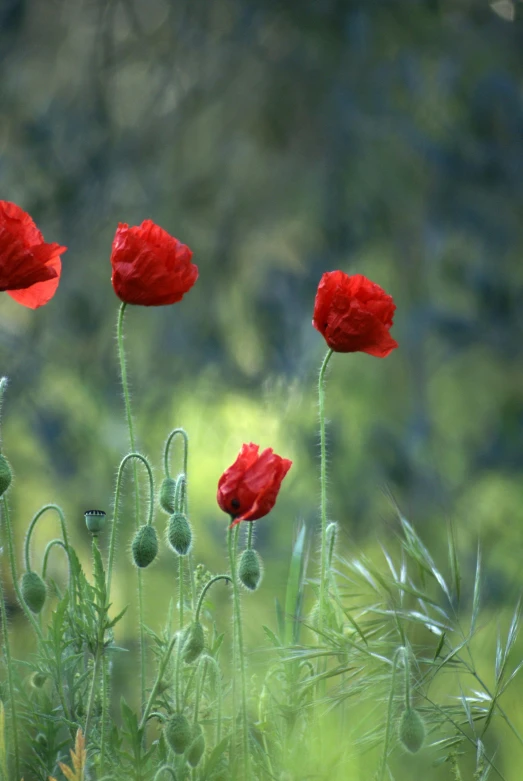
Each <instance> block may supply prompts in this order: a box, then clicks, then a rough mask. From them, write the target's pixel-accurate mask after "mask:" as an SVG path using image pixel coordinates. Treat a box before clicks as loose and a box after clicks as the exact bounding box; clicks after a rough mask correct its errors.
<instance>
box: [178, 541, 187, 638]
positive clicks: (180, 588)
mask: <svg viewBox="0 0 523 781" xmlns="http://www.w3.org/2000/svg"><path fill="white" fill-rule="evenodd" d="M184 558H185V556H178V598H179V600H180V601H179V605H178V607H179V611H180V632H181V631H182V629H183V602H184V599H185V595H184V593H183V560H184Z"/></svg>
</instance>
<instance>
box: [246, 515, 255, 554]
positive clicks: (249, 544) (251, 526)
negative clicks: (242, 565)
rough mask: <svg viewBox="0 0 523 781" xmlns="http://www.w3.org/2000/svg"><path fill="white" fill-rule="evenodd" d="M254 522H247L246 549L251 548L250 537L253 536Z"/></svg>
mask: <svg viewBox="0 0 523 781" xmlns="http://www.w3.org/2000/svg"><path fill="white" fill-rule="evenodd" d="M254 524H255V521H250V522H249V531H248V532H247V549H248V550H250V549H251V548H252V538H253V532H254Z"/></svg>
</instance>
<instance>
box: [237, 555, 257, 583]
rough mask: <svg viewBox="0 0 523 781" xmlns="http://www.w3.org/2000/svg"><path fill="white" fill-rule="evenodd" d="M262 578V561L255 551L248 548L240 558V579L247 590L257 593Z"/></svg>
mask: <svg viewBox="0 0 523 781" xmlns="http://www.w3.org/2000/svg"><path fill="white" fill-rule="evenodd" d="M261 576H262V567H261V560H260V557H259V556H258V554H257V553H256V551H255V550H253V549H252V548H247V550H244V551H243V553H242V555H241V558H240V566H239V567H238V577H239V579H240V581H241V582H242V583H243V585H244V586H245V588H248V589H249V591H256V589H257V588H258V586H259V584H260V580H261Z"/></svg>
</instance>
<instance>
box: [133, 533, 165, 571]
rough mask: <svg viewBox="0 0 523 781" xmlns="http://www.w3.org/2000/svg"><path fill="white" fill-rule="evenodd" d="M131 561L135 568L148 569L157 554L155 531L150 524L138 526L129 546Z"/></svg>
mask: <svg viewBox="0 0 523 781" xmlns="http://www.w3.org/2000/svg"><path fill="white" fill-rule="evenodd" d="M131 550H132V554H133V560H134V563H135V564H136V566H137V567H148V566H149V564H151V562H153V561H154V560H155V558H156V555H157V553H158V538H157V536H156V529H155V528H154V526H151V524H145V525H144V526H140V528H139V529H138V531H137V532H136V534H135V535H134V540H133V542H132V545H131Z"/></svg>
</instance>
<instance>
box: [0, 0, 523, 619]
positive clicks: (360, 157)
mask: <svg viewBox="0 0 523 781" xmlns="http://www.w3.org/2000/svg"><path fill="white" fill-rule="evenodd" d="M522 20H523V6H521V3H519V2H514V3H512V2H501V3H500V2H496V3H493V4H492V7H491V6H490V5H489V3H488V2H487V0H485V1H484V2H483V1H482V0H395V2H393V3H391V2H390V1H389V0H320V1H318V0H285V1H284V2H274V1H273V2H271V1H270V0H214V1H213V2H212V3H210V2H208V0H192V1H191V0H177V1H176V2H174V0H119V1H117V0H67V2H66V1H65V0H45V1H44V2H42V1H41V0H3V2H2V3H0V177H1V181H2V191H1V197H2V198H5V199H8V200H12V201H15V202H16V203H18V204H19V205H20V206H22V207H23V208H25V209H27V210H28V211H29V212H30V213H31V214H32V216H33V217H34V218H35V220H36V221H37V223H38V225H39V226H40V227H41V229H42V231H43V232H44V235H45V237H46V238H47V240H48V241H59V242H61V243H64V244H67V245H68V247H69V252H68V253H67V254H66V255H65V256H64V264H63V265H64V270H63V276H62V282H61V285H60V288H59V291H58V294H57V295H56V297H55V298H54V299H53V301H52V302H51V303H50V304H49V305H48V306H46V307H44V308H42V309H40V310H38V311H36V312H31V311H29V310H26V309H23V308H22V307H20V306H18V305H17V304H15V303H14V302H13V301H11V300H10V299H8V297H6V296H2V300H1V302H0V351H1V352H0V355H1V366H0V369H1V372H0V373H2V374H7V375H8V376H9V377H10V380H11V388H10V391H9V394H8V401H7V404H6V409H5V414H4V418H5V419H4V425H3V438H4V442H5V447H6V453H7V454H8V456H9V458H10V460H11V462H12V463H13V465H14V469H15V472H16V475H17V478H18V480H17V485H16V486H15V490H14V491H13V494H12V501H13V502H14V503H15V506H14V516H15V518H16V523H17V526H18V535H19V540H20V541H21V539H22V537H23V534H24V532H25V527H26V524H27V522H28V521H29V519H30V517H31V515H32V514H33V513H34V511H35V510H36V509H37V508H38V506H39V505H40V504H41V503H43V502H45V501H57V502H59V503H61V504H62V505H63V506H64V508H65V510H66V512H67V515H68V518H69V519H70V523H71V524H72V526H73V527H74V528H73V530H72V536H73V538H76V539H75V542H79V541H80V540H81V538H82V535H83V536H85V531H84V528H83V519H82V513H83V511H84V509H86V508H87V507H103V508H105V509H107V505H108V504H109V502H110V499H109V497H110V496H111V492H112V487H113V481H114V476H115V470H116V466H117V463H118V461H119V458H120V456H121V454H122V453H123V452H124V450H125V448H126V436H127V435H126V429H125V424H124V419H123V409H122V399H121V394H120V390H119V379H118V372H117V368H116V361H115V339H114V334H115V321H116V313H117V303H118V302H117V300H116V298H115V296H114V293H113V291H112V288H111V285H110V265H109V255H110V248H111V241H112V237H113V235H114V231H115V228H116V225H117V223H118V221H126V222H129V223H131V224H136V223H139V222H141V221H142V220H143V219H145V218H147V217H150V218H152V219H153V220H154V221H156V222H157V223H159V224H160V225H162V226H163V227H164V228H165V229H167V230H169V231H170V232H171V233H173V234H174V235H176V236H178V237H179V238H180V239H181V240H183V241H184V242H186V243H188V244H189V245H190V246H191V248H192V249H193V250H194V259H195V261H196V262H197V264H198V266H199V268H200V279H199V281H198V283H197V285H196V286H195V288H194V290H192V291H191V292H190V294H189V295H188V296H187V297H186V298H185V300H184V301H183V302H182V303H180V304H178V305H176V306H175V307H169V308H161V309H158V310H145V309H141V310H139V309H137V308H133V309H132V310H131V311H130V312H129V315H128V318H127V324H126V325H127V348H128V351H129V370H130V377H131V382H132V385H133V389H134V411H135V415H136V418H137V421H138V431H139V438H140V442H141V446H142V447H143V449H144V450H145V451H146V452H148V453H150V454H153V457H154V455H155V454H156V463H157V465H158V466H159V464H160V457H161V445H162V442H163V440H164V438H165V436H166V434H167V432H168V430H169V429H170V428H172V427H173V426H175V425H180V424H181V425H184V426H185V427H186V428H187V430H188V431H189V433H190V435H191V456H190V482H191V492H192V496H193V498H192V516H193V522H194V524H195V527H196V529H197V531H198V541H197V546H198V552H199V554H200V556H201V557H202V558H203V560H204V561H205V562H206V563H207V564H209V566H219V565H218V564H217V562H218V560H219V559H220V560H221V556H222V554H223V552H224V551H223V536H222V534H223V529H224V525H225V522H226V521H225V519H224V518H223V517H221V515H220V513H219V511H218V509H217V507H216V505H215V500H214V499H215V490H216V481H217V478H218V477H219V475H220V474H221V472H222V471H223V469H224V468H225V467H226V466H228V465H229V463H230V462H231V461H232V459H233V458H234V457H235V455H236V452H237V451H238V449H239V447H240V445H241V443H242V442H243V441H250V440H253V441H256V442H260V444H261V445H262V446H273V447H274V448H275V450H277V452H279V453H281V454H282V455H284V456H287V457H290V458H292V459H293V460H294V462H295V465H294V468H293V470H292V471H291V473H290V474H289V477H288V478H287V480H286V483H285V486H284V488H285V490H283V491H282V494H281V499H280V500H279V503H278V507H277V508H276V510H275V511H274V512H273V514H272V516H271V518H269V519H267V520H266V521H264V522H263V523H260V524H258V527H259V528H258V534H259V542H260V546H259V547H260V551H261V552H262V554H263V556H264V559H265V565H266V577H265V583H264V590H265V596H261V595H260V596H259V595H258V594H256V595H255V597H254V600H257V601H258V602H259V603H260V609H261V610H267V609H270V607H269V606H268V605H269V599H268V596H267V594H269V595H270V594H273V593H274V592H276V591H278V590H279V589H281V584H282V582H283V577H284V574H283V573H284V571H285V567H284V566H283V564H284V562H286V561H287V558H288V551H289V549H290V544H291V540H292V534H293V527H294V524H295V519H297V518H301V519H303V520H305V521H306V522H307V524H308V525H309V526H310V527H313V526H314V525H315V524H316V523H317V519H318V509H317V507H318V483H317V455H318V439H317V421H316V412H317V410H316V401H315V382H316V376H317V375H316V372H317V367H318V366H319V363H320V360H321V357H322V355H323V352H324V344H323V342H322V339H321V337H320V336H319V334H318V333H317V332H316V331H314V330H313V328H312V327H311V325H310V320H311V316H312V305H313V300H314V295H315V290H316V285H317V283H318V280H319V278H320V276H321V274H322V273H323V272H324V271H326V270H332V269H335V268H342V269H343V270H345V271H347V272H349V273H353V272H361V273H364V274H365V275H366V276H368V277H370V278H372V279H373V280H375V281H376V282H378V283H379V284H381V285H382V286H383V287H384V288H385V289H386V290H387V291H388V292H389V293H391V294H392V295H393V296H394V298H395V300H396V302H397V305H398V310H397V315H396V325H395V326H394V330H393V335H394V336H395V338H397V339H398V341H399V343H400V349H399V350H397V351H396V352H394V353H393V354H392V355H391V356H390V358H388V359H387V360H386V361H377V360H374V359H372V358H369V357H368V356H364V355H353V356H342V355H339V356H335V357H334V359H333V361H332V366H331V369H330V372H329V379H328V388H327V414H328V416H329V418H330V422H331V424H330V429H329V433H328V440H329V454H330V466H329V470H330V472H329V476H330V514H331V516H332V517H333V518H336V519H337V520H338V521H339V522H340V524H341V528H342V544H344V545H345V547H347V548H348V547H350V546H351V545H353V544H354V543H357V544H358V545H359V546H361V545H364V544H365V541H366V540H367V537H368V536H369V535H370V536H371V538H372V537H374V536H375V535H379V536H380V537H381V538H383V537H386V536H387V535H390V534H393V533H394V521H393V518H394V513H393V509H392V507H391V503H390V500H389V498H388V494H389V492H390V493H392V495H393V496H394V497H395V499H396V500H397V502H398V503H399V505H400V506H401V508H402V510H403V512H404V513H405V515H406V516H407V517H408V518H410V519H411V520H412V521H413V522H414V523H415V524H416V525H417V526H418V527H422V528H423V535H424V537H425V538H427V537H428V538H429V539H430V538H433V540H434V543H435V544H436V545H437V544H438V540H439V539H440V535H439V532H440V529H442V528H443V527H444V526H445V522H446V518H447V517H448V516H452V517H453V518H454V520H455V523H456V528H457V534H458V544H459V545H460V547H461V548H462V550H463V551H464V553H465V556H467V554H468V553H470V571H471V572H472V571H473V558H474V557H473V552H474V551H475V548H476V542H477V538H478V536H480V537H481V538H482V540H483V541H484V543H485V547H486V577H487V578H488V588H487V593H486V595H485V596H486V599H487V600H488V601H490V603H491V607H492V608H495V607H496V605H502V604H504V603H505V600H507V599H509V598H510V599H512V598H513V595H514V593H515V592H516V591H517V588H518V584H517V582H516V579H517V577H518V576H519V570H520V563H519V560H520V550H521V542H522V534H523V532H522V531H521V528H520V527H521V524H520V523H519V517H520V508H521V506H522V500H523V487H522V482H521V477H520V471H521V467H522V465H523V437H522V436H521V432H522V430H523V394H522V388H523V364H522V360H521V359H522V357H523V310H522V308H521V304H520V302H521V293H522V288H523V269H522V265H521V261H520V258H521V253H522V249H523V222H522V220H521V206H520V204H521V200H522V197H523V145H522V142H521V138H522V129H523V94H522V91H521V82H522V78H523V22H522ZM22 486H23V488H22ZM129 536H130V532H129ZM124 537H125V532H124V533H123V534H122V543H123V542H124ZM35 542H37V540H35ZM128 542H129V540H128V539H127V538H125V544H127V543H128ZM85 544H86V545H87V540H86V541H85ZM279 564H281V565H282V566H279ZM172 566H173V565H172V562H170V561H167V560H166V561H165V562H164V561H163V560H162V562H161V563H160V565H159V566H158V567H157V568H156V571H155V574H154V577H155V578H156V581H155V583H154V584H153V585H154V587H158V588H159V589H160V590H161V588H160V585H159V584H160V583H161V582H162V578H164V577H165V573H166V572H167V571H169V568H172ZM260 594H261V592H260ZM160 596H161V599H164V597H165V600H167V598H168V595H164V594H163V593H162V594H160ZM159 604H160V600H159ZM163 604H164V603H163V602H162V605H163ZM262 605H263V607H262ZM246 618H247V621H250V619H251V617H250V616H247V617H246ZM253 623H254V622H253ZM256 624H258V621H256Z"/></svg>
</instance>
